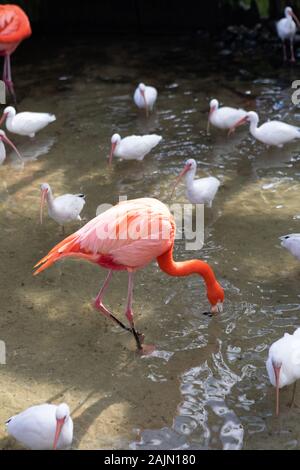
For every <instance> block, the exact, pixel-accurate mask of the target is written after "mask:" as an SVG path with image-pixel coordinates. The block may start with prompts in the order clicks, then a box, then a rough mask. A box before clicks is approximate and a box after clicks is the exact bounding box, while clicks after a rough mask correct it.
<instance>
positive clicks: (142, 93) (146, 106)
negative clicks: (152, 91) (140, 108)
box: [141, 91, 149, 117]
mask: <svg viewBox="0 0 300 470" xmlns="http://www.w3.org/2000/svg"><path fill="white" fill-rule="evenodd" d="M141 95H142V97H143V99H144V102H145V109H146V116H147V117H148V116H149V108H148V103H147V100H146V95H145V92H144V91H141Z"/></svg>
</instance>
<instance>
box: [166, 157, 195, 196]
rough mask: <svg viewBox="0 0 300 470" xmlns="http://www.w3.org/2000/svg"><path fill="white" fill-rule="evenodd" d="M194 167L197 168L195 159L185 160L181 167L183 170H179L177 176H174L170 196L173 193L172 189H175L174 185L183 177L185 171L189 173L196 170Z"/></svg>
mask: <svg viewBox="0 0 300 470" xmlns="http://www.w3.org/2000/svg"><path fill="white" fill-rule="evenodd" d="M196 169H197V163H196V160H194V159H193V158H190V159H189V160H187V161H186V162H185V165H184V167H183V170H182V171H181V173H180V174H179V175H178V176H177V178H176V181H175V183H174V186H173V190H172V193H171V197H172V196H173V194H174V191H175V189H176V186H177V185H178V184H179V182H180V181H181V179H182V178H183V177H184V175H186V174H187V173H189V172H190V171H192V172H196Z"/></svg>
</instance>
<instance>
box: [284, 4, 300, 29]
mask: <svg viewBox="0 0 300 470" xmlns="http://www.w3.org/2000/svg"><path fill="white" fill-rule="evenodd" d="M284 14H285V17H286V18H290V17H291V18H293V20H294V21H295V23H296V24H297V26H298V28H299V27H300V21H299V19H298V17H297V16H296V15H295V13H294V12H293V9H292V8H291V7H285V9H284Z"/></svg>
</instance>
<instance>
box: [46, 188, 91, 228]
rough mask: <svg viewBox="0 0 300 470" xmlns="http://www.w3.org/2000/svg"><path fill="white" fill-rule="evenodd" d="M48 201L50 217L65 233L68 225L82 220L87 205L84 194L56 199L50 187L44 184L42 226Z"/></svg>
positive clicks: (65, 195) (66, 195) (67, 195)
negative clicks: (82, 213) (82, 212)
mask: <svg viewBox="0 0 300 470" xmlns="http://www.w3.org/2000/svg"><path fill="white" fill-rule="evenodd" d="M46 200H47V203H48V214H49V217H51V218H52V219H53V220H55V222H57V223H58V224H59V225H61V226H62V228H63V232H64V225H65V224H66V223H68V222H72V221H73V220H81V217H80V213H81V211H82V209H83V207H84V205H85V196H84V194H64V195H62V196H58V197H56V198H54V197H53V194H52V190H51V187H50V185H49V184H48V183H43V184H42V185H41V207H40V221H41V224H42V223H43V207H44V204H45V201H46Z"/></svg>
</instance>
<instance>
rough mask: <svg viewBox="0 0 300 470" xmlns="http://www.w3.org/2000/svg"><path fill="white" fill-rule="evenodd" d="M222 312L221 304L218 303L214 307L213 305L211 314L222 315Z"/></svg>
mask: <svg viewBox="0 0 300 470" xmlns="http://www.w3.org/2000/svg"><path fill="white" fill-rule="evenodd" d="M222 312H223V302H218V303H216V305H213V306H212V307H211V313H213V314H216V313H222Z"/></svg>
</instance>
